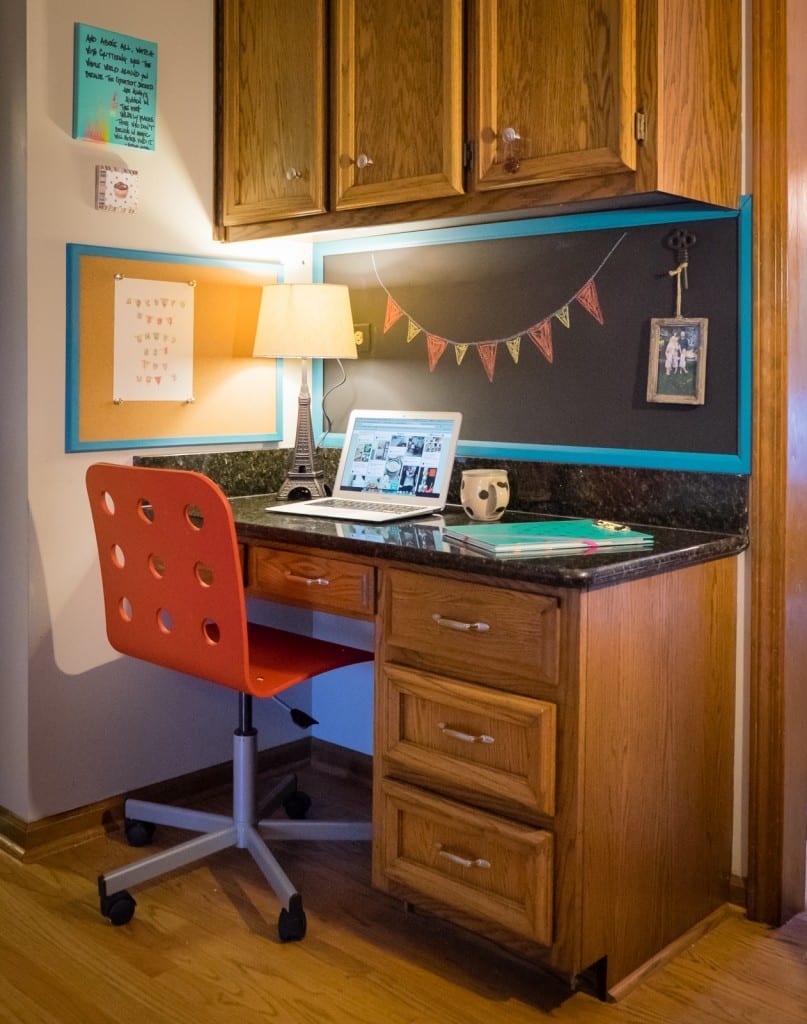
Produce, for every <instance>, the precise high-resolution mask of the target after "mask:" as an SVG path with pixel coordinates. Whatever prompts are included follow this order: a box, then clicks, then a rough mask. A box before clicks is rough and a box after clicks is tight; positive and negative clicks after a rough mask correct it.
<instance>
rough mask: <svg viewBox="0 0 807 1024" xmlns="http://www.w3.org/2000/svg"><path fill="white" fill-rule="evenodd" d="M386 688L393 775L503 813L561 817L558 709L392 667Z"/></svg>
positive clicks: (385, 670)
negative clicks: (558, 813) (558, 803)
mask: <svg viewBox="0 0 807 1024" xmlns="http://www.w3.org/2000/svg"><path fill="white" fill-rule="evenodd" d="M381 682H382V686H383V696H382V701H381V704H380V707H381V708H383V709H385V713H384V716H383V719H382V721H381V723H380V725H381V754H382V756H383V758H384V769H385V771H386V772H393V773H395V771H396V769H398V770H399V771H400V772H403V773H404V775H405V777H406V778H407V779H408V780H409V781H412V782H416V783H417V784H418V785H422V786H425V787H427V788H430V789H438V790H440V791H441V792H444V793H448V794H449V795H451V796H457V797H459V798H461V799H469V800H472V801H473V802H474V803H475V804H478V805H482V806H486V807H488V808H490V809H494V810H496V811H497V812H500V813H501V812H502V811H505V810H507V811H514V812H516V813H517V809H518V808H526V809H527V810H529V811H533V812H534V813H536V814H540V815H552V814H554V813H555V756H556V754H555V705H554V704H551V703H548V702H547V701H543V700H535V699H533V698H531V697H521V696H517V695H515V694H512V693H502V692H501V691H500V690H492V689H489V688H487V687H483V686H477V685H474V684H472V683H462V682H458V681H456V680H453V679H444V678H442V677H440V676H433V675H429V674H428V673H425V672H415V671H413V670H412V669H404V668H399V667H397V666H395V665H390V664H385V665H384V666H383V667H382V669H381Z"/></svg>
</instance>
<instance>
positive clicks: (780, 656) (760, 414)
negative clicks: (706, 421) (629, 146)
mask: <svg viewBox="0 0 807 1024" xmlns="http://www.w3.org/2000/svg"><path fill="white" fill-rule="evenodd" d="M796 7H797V5H794V4H789V5H787V4H782V3H781V2H780V0H753V3H752V6H751V25H750V29H751V33H750V39H751V51H752V52H751V60H752V90H751V97H752V98H751V115H752V116H751V128H752V140H753V143H752V174H753V194H754V211H753V217H754V286H753V287H754V312H753V320H754V389H753V390H754V428H753V430H754V445H753V469H752V474H753V475H752V489H751V508H750V528H751V547H750V552H751V563H750V566H751V579H750V586H751V622H750V673H749V685H750V698H749V699H750V735H749V810H748V814H749V819H748V859H749V862H748V887H747V905H748V912H749V916H750V917H751V918H753V919H754V920H759V921H766V922H769V923H771V924H779V923H780V922H781V921H782V920H783V919H785V918H787V917H788V916H789V915H790V914H791V913H794V912H796V911H797V910H799V909H802V908H803V906H804V881H803V880H804V870H803V869H804V857H805V849H804V838H803V831H804V830H803V823H802V827H801V829H799V828H794V827H793V824H792V823H791V824H790V826H789V827H788V822H787V821H786V820H785V817H786V815H787V814H793V813H796V814H797V813H799V812H798V807H799V805H801V808H802V810H801V814H803V813H804V810H803V806H804V801H803V799H801V800H799V796H800V795H801V796H803V792H802V791H803V788H804V782H805V776H807V753H805V748H804V741H803V737H801V740H800V742H799V743H795V742H794V737H793V733H792V731H791V730H789V729H787V728H786V726H787V723H788V716H790V715H792V714H793V711H794V698H795V697H796V695H797V690H798V689H799V685H798V684H799V678H798V676H799V675H800V673H798V672H797V667H796V663H795V654H796V653H797V651H796V648H797V647H798V646H800V645H801V643H803V642H802V641H800V640H799V638H798V635H797V634H798V633H799V632H803V631H804V628H803V624H802V625H801V629H800V630H799V628H798V623H795V624H794V623H792V622H788V619H787V614H786V613H787V608H788V602H789V600H790V599H791V598H793V599H795V598H796V597H797V587H798V583H799V579H800V578H803V576H804V574H805V564H804V563H805V555H804V553H801V552H796V551H793V550H790V549H789V546H788V540H789V532H790V528H791V527H792V524H793V520H792V517H793V516H794V514H795V512H796V510H795V508H794V507H793V501H792V498H791V493H790V492H791V490H792V487H793V486H794V483H795V481H796V479H797V478H798V477H801V476H803V475H804V472H803V468H802V464H803V463H804V461H805V457H806V456H805V453H804V452H800V453H799V452H794V451H791V447H792V446H789V431H788V413H789V409H790V405H791V402H792V401H793V400H794V397H795V396H796V394H797V392H798V391H799V389H800V388H801V386H802V385H803V384H804V381H802V380H801V379H799V365H798V363H797V362H796V361H795V360H794V355H793V353H792V352H791V351H790V344H789V342H790V336H789V332H790V325H789V322H788V305H789V302H788V300H789V295H788V286H789V278H790V275H791V270H792V269H795V268H791V262H790V261H791V249H790V245H791V238H790V230H791V216H790V214H791V212H793V211H791V210H790V209H789V201H790V192H789V188H790V174H791V173H792V171H793V168H792V167H791V166H790V160H791V153H790V151H789V141H790V140H789V137H788V104H789V102H790V103H794V102H796V100H797V97H796V90H795V89H794V83H793V81H792V80H791V79H790V77H789V76H790V75H791V73H792V71H793V69H792V68H791V67H790V65H789V62H788V60H787V39H788V36H789V35H790V36H791V37H792V38H794V39H795V38H797V37H796V36H795V35H793V34H792V31H791V32H789V31H788V28H789V26H790V25H791V22H792V20H793V18H794V17H797V16H798V15H794V13H793V12H794V11H795V10H796ZM786 15H787V16H786ZM791 28H792V26H791ZM772 54H773V55H775V59H771V55H772ZM800 77H801V78H804V77H805V74H804V73H800ZM801 145H802V147H803V146H804V144H803V143H802V144H801ZM804 288H805V285H801V290H804ZM791 316H792V317H793V318H794V320H795V318H796V311H795V310H794V311H793V313H792V314H791ZM802 362H803V360H802ZM801 375H802V376H803V372H802V374H801ZM794 626H795V627H796V628H794ZM803 707H804V700H803V698H798V699H797V702H796V704H795V709H796V710H799V709H801V710H802V711H803ZM799 834H801V839H799ZM799 865H800V874H801V885H800V888H801V892H800V893H799V885H798V882H797V879H798V876H799Z"/></svg>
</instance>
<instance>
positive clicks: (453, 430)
mask: <svg viewBox="0 0 807 1024" xmlns="http://www.w3.org/2000/svg"><path fill="white" fill-rule="evenodd" d="M461 422H462V415H461V413H458V412H387V411H384V410H372V409H354V410H353V412H352V413H351V414H350V419H349V420H348V424H347V429H346V430H345V443H344V447H343V448H342V456H341V458H340V459H339V468H338V469H337V471H336V482H335V483H334V489H333V495H332V496H331V497H330V498H310V499H309V500H308V501H297V502H292V503H290V504H285V505H271V506H269V507H268V508H267V509H266V511H267V512H283V513H285V514H287V515H296V516H318V517H322V518H328V519H353V520H357V521H359V522H366V523H387V522H392V521H393V520H395V519H410V518H413V517H414V516H424V515H428V514H429V513H431V512H442V510H443V509H444V508H445V505H446V501H447V500H448V485H449V482H450V480H451V470H452V468H453V466H454V453H455V452H456V449H457V441H458V439H459V432H460V423H461Z"/></svg>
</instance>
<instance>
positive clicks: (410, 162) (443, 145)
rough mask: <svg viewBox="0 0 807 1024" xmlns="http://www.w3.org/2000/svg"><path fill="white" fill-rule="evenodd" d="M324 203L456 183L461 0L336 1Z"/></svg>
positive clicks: (454, 189) (397, 198) (433, 192)
mask: <svg viewBox="0 0 807 1024" xmlns="http://www.w3.org/2000/svg"><path fill="white" fill-rule="evenodd" d="M333 38H334V63H333V67H334V74H333V79H334V81H333V97H332V98H333V103H332V126H333V148H334V170H333V177H334V206H335V208H336V209H339V210H344V209H351V208H355V207H362V206H376V205H382V204H385V203H400V202H410V201H413V200H419V199H430V198H434V197H438V196H450V195H456V194H458V193H461V192H462V191H463V187H462V63H463V62H462V2H461V0H442V2H439V3H437V2H435V0H336V3H335V6H334V29H333Z"/></svg>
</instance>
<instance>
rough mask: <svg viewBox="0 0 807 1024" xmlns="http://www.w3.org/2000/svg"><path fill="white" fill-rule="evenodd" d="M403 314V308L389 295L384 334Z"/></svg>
mask: <svg viewBox="0 0 807 1024" xmlns="http://www.w3.org/2000/svg"><path fill="white" fill-rule="evenodd" d="M402 316H403V310H402V309H401V307H400V306H399V305H398V303H397V302H396V301H395V299H393V297H392V296H391V295H388V296H387V315H386V316H385V317H384V334H386V333H387V331H388V330H389V329H390V327H392V325H393V324H394V323H395V321H396V320H399V319H400V318H401V317H402Z"/></svg>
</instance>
